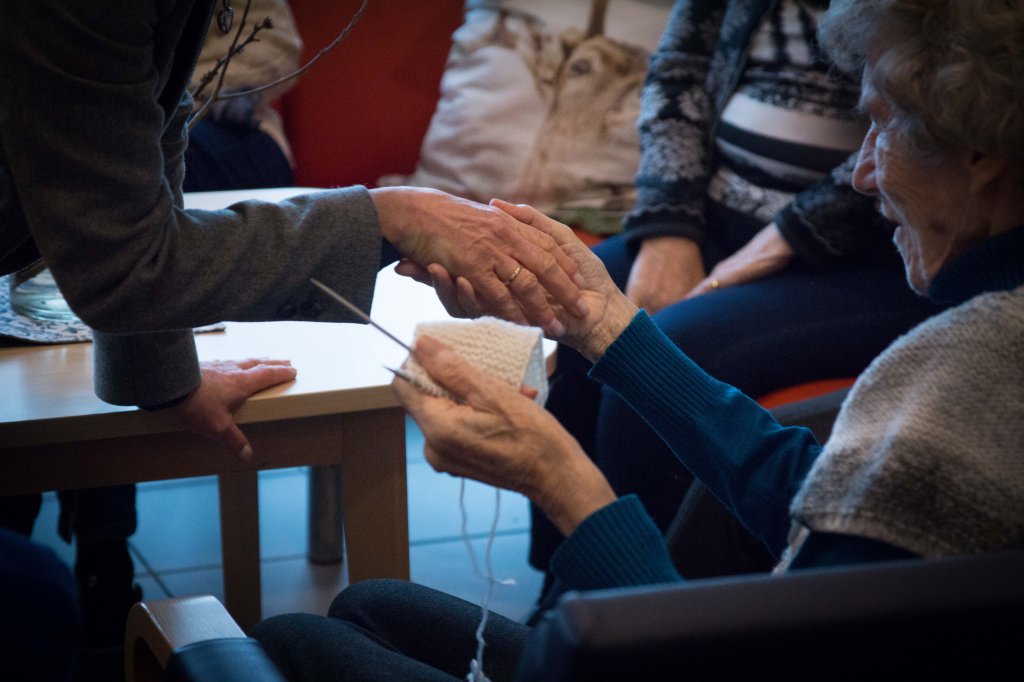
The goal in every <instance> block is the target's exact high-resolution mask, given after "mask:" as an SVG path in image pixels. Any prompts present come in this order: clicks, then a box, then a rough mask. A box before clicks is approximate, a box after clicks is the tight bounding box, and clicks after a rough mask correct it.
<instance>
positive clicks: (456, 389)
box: [391, 337, 615, 534]
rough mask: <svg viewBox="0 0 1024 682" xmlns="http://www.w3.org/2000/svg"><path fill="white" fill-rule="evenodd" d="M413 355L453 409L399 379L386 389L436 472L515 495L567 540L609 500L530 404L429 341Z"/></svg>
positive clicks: (566, 439)
mask: <svg viewBox="0 0 1024 682" xmlns="http://www.w3.org/2000/svg"><path fill="white" fill-rule="evenodd" d="M415 353H416V360H417V362H419V364H420V365H421V366H422V367H423V368H424V369H425V370H426V371H427V372H428V373H429V374H430V376H431V378H433V379H434V380H435V381H436V382H437V383H438V384H439V385H441V386H443V387H444V388H445V389H447V390H448V391H449V392H450V393H451V394H452V395H453V396H454V397H455V399H456V401H457V402H453V401H451V400H449V399H447V398H443V397H437V396H432V395H429V394H427V393H424V392H423V391H421V390H419V389H418V388H416V387H415V386H413V385H412V384H411V383H409V382H407V381H405V380H404V379H398V378H396V379H395V380H394V381H393V382H392V384H391V387H392V390H393V391H394V392H395V395H396V396H397V398H398V400H399V402H401V403H402V405H403V406H404V407H405V409H406V410H408V412H409V414H411V415H412V417H413V418H414V419H415V420H416V423H417V424H419V426H420V429H421V430H422V431H423V436H424V439H425V441H426V445H425V447H424V455H425V457H426V459H427V462H428V463H429V464H430V465H431V466H432V467H433V468H434V469H435V470H437V471H440V472H446V473H450V474H452V475H455V476H464V477H466V478H471V479H473V480H476V481H480V482H482V483H486V484H488V485H494V486H497V487H499V488H505V489H508V490H514V491H517V492H520V493H522V494H524V495H526V496H527V497H529V498H530V499H532V500H533V501H534V502H536V503H537V504H538V505H539V506H540V507H541V509H543V510H544V512H545V513H546V514H547V515H548V516H549V517H550V518H551V520H552V521H553V522H554V523H555V525H556V526H558V527H559V529H560V530H562V532H563V533H566V534H569V533H570V532H572V530H573V529H575V527H576V526H577V525H579V523H580V522H581V521H583V519H585V518H586V517H587V516H589V515H590V514H592V513H593V512H595V511H597V510H598V509H600V508H601V507H603V506H605V505H606V504H609V503H610V502H613V501H614V500H615V494H614V493H613V492H612V490H611V487H610V486H609V485H608V482H607V481H606V480H605V478H604V476H603V475H602V474H601V472H600V471H599V470H598V469H597V467H596V466H595V465H594V463H593V462H592V461H591V460H590V458H588V457H587V456H586V454H585V453H584V452H583V450H582V449H581V448H580V446H579V444H578V443H577V442H576V440H575V439H574V438H573V437H572V436H571V435H569V433H568V432H567V431H566V430H565V429H564V428H562V426H561V425H560V424H559V423H558V421H557V420H556V419H555V418H554V416H552V415H551V414H550V413H549V412H547V411H546V410H544V409H543V408H542V407H540V406H539V405H537V404H536V403H535V402H533V401H532V400H531V399H530V398H529V397H528V396H525V395H523V394H521V393H520V392H519V391H517V390H516V389H515V388H514V387H512V386H509V385H508V384H506V383H505V382H503V381H501V380H500V379H497V378H495V377H491V376H489V375H487V374H485V373H484V372H483V371H481V370H480V369H478V368H476V367H474V366H473V365H472V364H470V363H469V362H467V361H466V360H465V359H463V358H462V357H461V356H459V355H458V353H456V352H455V351H453V350H452V349H450V348H449V347H447V346H445V345H444V344H442V343H441V342H439V341H436V340H434V339H432V338H430V337H420V338H419V340H418V341H417V343H416V349H415Z"/></svg>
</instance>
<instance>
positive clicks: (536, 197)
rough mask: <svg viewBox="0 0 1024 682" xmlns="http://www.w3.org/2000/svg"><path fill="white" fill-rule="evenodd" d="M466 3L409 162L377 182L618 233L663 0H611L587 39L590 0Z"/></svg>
mask: <svg viewBox="0 0 1024 682" xmlns="http://www.w3.org/2000/svg"><path fill="white" fill-rule="evenodd" d="M469 5H470V6H471V7H470V8H469V9H467V11H466V17H465V22H464V23H463V24H462V26H460V27H459V28H458V30H457V31H456V32H455V34H454V35H453V41H454V44H453V47H452V50H451V53H450V54H449V58H448V64H447V66H446V69H445V73H444V76H443V78H442V81H441V92H440V99H439V101H438V104H437V109H436V110H435V112H434V116H433V118H432V120H431V123H430V127H429V129H428V131H427V134H426V136H425V138H424V141H423V145H422V148H421V151H420V160H419V163H418V165H417V167H416V169H415V171H414V172H413V173H412V175H409V176H387V177H385V178H382V179H381V181H380V184H383V185H394V184H412V185H418V186H423V187H434V188H437V189H442V190H445V191H447V192H451V193H453V194H457V195H460V196H464V197H468V198H471V199H475V200H478V201H488V200H489V199H491V198H492V197H501V198H503V199H507V200H510V201H516V202H525V203H530V204H533V205H535V206H537V207H538V208H540V209H541V210H543V211H545V212H546V213H549V214H551V215H554V216H556V217H558V218H560V219H562V220H565V221H566V222H570V223H572V224H575V225H579V226H583V227H587V228H589V229H592V230H594V231H597V232H608V231H617V230H618V229H619V220H620V219H621V216H622V214H623V212H624V211H625V210H628V208H629V207H630V206H632V203H633V199H634V195H635V192H634V186H633V182H634V176H635V174H636V169H637V166H638V165H639V140H638V137H637V132H636V118H637V114H638V111H639V106H640V87H641V85H642V82H643V78H644V75H645V73H646V70H647V60H648V57H649V55H650V52H651V51H652V50H653V49H654V48H655V46H656V45H657V42H658V40H659V38H660V36H661V33H662V31H663V30H664V27H665V23H666V22H667V20H668V14H669V11H670V9H671V5H672V3H671V0H611V2H610V3H609V7H608V13H607V16H606V21H605V29H604V32H603V34H601V35H597V36H594V37H591V38H589V39H585V38H584V30H585V28H586V26H587V21H588V18H589V15H590V5H591V3H590V0H558V1H557V2H551V1H550V0H508V1H505V2H489V3H474V2H470V3H469ZM472 5H486V6H484V7H478V8H473V7H472Z"/></svg>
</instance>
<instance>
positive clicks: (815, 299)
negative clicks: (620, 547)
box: [530, 236, 938, 578]
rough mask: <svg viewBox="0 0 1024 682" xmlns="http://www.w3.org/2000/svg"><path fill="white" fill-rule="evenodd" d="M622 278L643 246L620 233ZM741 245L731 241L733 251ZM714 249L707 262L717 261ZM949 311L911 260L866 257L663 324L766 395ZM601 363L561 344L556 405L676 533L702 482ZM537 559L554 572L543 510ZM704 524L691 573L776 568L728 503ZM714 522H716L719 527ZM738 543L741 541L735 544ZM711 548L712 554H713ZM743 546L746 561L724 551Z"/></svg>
mask: <svg viewBox="0 0 1024 682" xmlns="http://www.w3.org/2000/svg"><path fill="white" fill-rule="evenodd" d="M595 251H596V252H597V253H598V254H599V255H600V256H601V259H602V260H603V261H604V263H605V265H606V266H607V267H608V271H609V273H610V275H611V276H612V278H613V279H614V280H615V282H616V284H618V285H619V286H620V287H624V286H625V283H626V279H627V278H628V276H629V271H630V268H631V267H632V263H633V258H634V253H633V252H632V250H631V249H629V248H628V247H627V246H626V244H625V241H624V240H623V239H622V237H621V236H619V237H614V238H612V239H609V240H607V241H605V242H603V243H601V244H599V245H598V246H597V247H596V248H595ZM730 251H731V249H723V250H722V252H723V253H729V252H730ZM709 252H710V253H711V254H713V249H705V258H706V259H707V261H708V262H707V263H705V266H706V267H707V269H708V270H710V268H711V267H712V266H713V265H714V263H715V262H716V260H717V258H716V257H715V256H714V255H711V256H710V257H709V255H708V254H709ZM936 312H938V309H937V308H936V307H935V306H934V305H933V304H931V303H929V302H928V301H926V300H924V299H922V298H921V297H919V296H917V295H915V294H914V293H913V292H912V291H911V290H910V288H909V287H908V286H907V284H906V279H905V275H904V272H903V268H902V264H901V263H900V262H899V260H898V257H897V256H896V255H895V252H894V253H893V258H892V260H891V261H886V262H879V263H869V264H858V265H851V266H847V267H843V268H840V269H836V270H833V271H830V272H816V271H810V270H808V269H805V268H803V267H800V266H798V265H793V266H790V267H788V268H786V269H785V270H783V271H782V272H779V273H777V274H775V275H772V276H770V277H767V278H764V279H761V280H757V281H754V282H751V283H749V284H745V285H739V286H734V287H725V288H722V289H720V290H718V291H714V292H711V293H709V294H706V295H704V296H699V297H697V298H694V299H691V300H687V301H681V302H679V303H676V304H675V305H672V306H669V307H668V308H666V309H664V310H662V311H660V312H658V313H657V314H656V315H655V316H654V318H653V319H654V321H655V322H656V323H657V324H658V326H659V327H660V328H661V329H663V330H664V331H665V333H666V334H667V335H668V336H669V338H671V339H672V340H673V341H674V342H675V343H676V344H677V345H678V346H679V348H681V349H682V350H683V351H684V352H685V353H686V354H687V355H689V356H690V357H691V358H693V360H694V361H696V362H697V364H698V365H700V366H701V367H702V368H704V369H705V370H706V371H707V372H708V373H709V374H711V376H713V377H715V378H717V379H720V380H722V381H725V382H727V383H729V384H732V385H734V386H736V387H737V388H739V389H740V390H742V391H743V392H744V393H746V394H747V395H750V396H752V397H754V398H757V397H759V396H761V395H764V394H766V393H768V392H770V391H773V390H776V389H779V388H784V387H786V386H791V385H796V384H800V383H803V382H807V381H815V380H821V379H834V378H843V377H854V376H856V375H858V374H860V373H861V372H862V371H863V370H864V369H865V368H866V367H867V365H868V363H870V362H871V360H872V359H873V358H875V357H876V356H877V355H878V354H879V353H881V352H882V350H884V349H885V347H886V346H888V345H889V344H890V343H891V342H892V341H893V340H895V339H896V337H897V336H899V335H900V334H903V333H904V332H906V331H908V330H909V329H910V328H911V327H913V326H915V325H916V324H918V323H919V322H921V321H922V320H924V319H925V318H927V317H929V316H931V315H933V314H935V313H936ZM589 368H590V364H589V363H588V362H587V361H586V360H585V359H584V358H583V357H582V356H580V355H579V354H578V353H577V352H576V351H574V350H572V349H570V348H566V347H559V349H558V357H557V365H556V370H555V375H554V376H553V377H552V381H551V392H550V396H549V398H548V403H547V407H548V409H549V410H550V411H551V412H552V413H553V414H554V415H555V416H556V417H557V418H558V419H559V421H560V422H561V423H562V425H563V426H565V427H566V429H567V430H568V431H569V432H570V433H572V435H573V436H575V437H576V439H577V440H578V441H579V442H580V444H581V445H582V446H583V449H584V450H585V451H586V452H587V453H588V454H590V456H591V457H592V458H593V459H594V460H595V462H596V463H597V464H598V466H599V467H600V468H601V470H602V471H603V472H604V473H605V475H606V476H607V477H608V479H609V481H610V482H611V484H612V486H613V488H614V489H615V491H616V492H617V493H618V494H620V495H623V494H626V493H636V494H637V495H638V496H639V497H640V499H641V500H642V501H643V503H644V506H645V507H646V508H647V511H648V512H649V513H650V514H651V516H652V517H653V519H654V520H655V522H656V523H657V524H658V526H659V527H660V528H661V529H662V530H665V529H667V527H668V525H669V523H670V522H671V521H672V518H673V516H674V515H675V512H676V510H677V509H678V507H679V504H680V502H681V500H682V498H683V496H684V495H685V494H686V492H687V490H688V489H689V486H690V483H691V482H692V480H693V477H692V475H691V474H690V472H689V471H688V470H687V469H686V468H685V467H684V466H683V465H682V464H681V463H680V462H679V460H678V459H677V458H676V457H675V456H674V455H673V453H672V452H671V451H670V450H669V449H668V447H667V446H666V445H665V444H664V443H663V442H662V441H661V439H660V438H659V437H658V436H657V435H656V434H655V433H654V431H653V430H651V428H650V427H648V426H647V424H646V422H644V420H643V419H641V418H640V417H639V416H637V414H636V413H635V412H633V410H632V409H631V408H630V407H629V406H628V405H627V404H626V403H625V402H624V401H623V400H622V399H621V398H619V397H618V395H617V394H616V393H615V392H614V391H612V390H610V389H607V388H603V387H602V386H601V385H599V384H598V383H597V382H595V381H593V380H591V379H589V378H588V377H587V376H586V372H587V370H589ZM531 512H532V513H531V519H532V530H531V546H530V563H531V565H533V566H534V567H535V568H538V569H540V570H546V569H547V565H548V560H549V558H550V557H551V554H552V553H553V552H554V550H555V549H556V548H557V546H558V544H559V543H560V542H561V540H562V536H561V534H560V533H559V532H558V530H557V529H556V528H555V527H554V526H553V525H552V524H551V523H550V522H549V521H548V520H547V519H546V518H545V517H544V516H543V514H542V513H541V512H540V511H539V510H538V509H536V508H535V507H533V508H532V509H531ZM722 513H723V514H725V515H726V516H727V518H723V519H720V520H719V523H717V524H714V525H706V526H705V527H703V528H698V529H694V530H693V533H695V534H697V535H699V534H701V533H705V537H703V538H701V537H692V538H688V540H689V541H692V542H693V543H694V546H693V548H692V551H689V552H687V554H688V556H692V557H694V558H693V559H692V560H691V564H690V565H681V566H679V567H678V568H679V570H680V572H681V573H682V574H683V575H684V576H685V577H687V578H698V577H707V576H709V575H722V574H729V573H745V572H750V571H751V570H752V569H757V570H762V569H763V570H768V569H769V568H770V567H771V565H772V563H773V562H774V557H772V556H770V555H769V554H768V552H767V550H766V549H765V548H764V547H763V546H762V545H761V544H760V543H759V542H758V541H757V540H755V539H753V537H752V536H750V535H749V533H747V532H746V531H745V530H744V529H743V528H742V527H740V526H739V524H738V523H737V522H735V521H734V520H733V519H732V517H731V515H729V514H728V512H725V511H724V509H723V511H722ZM711 529H713V530H711ZM702 542H706V543H709V544H712V545H715V552H714V555H715V556H717V557H719V558H718V560H717V561H716V563H715V565H714V566H702V565H701V564H700V559H699V557H700V556H701V554H702V551H701V548H700V545H701V543H702ZM724 543H728V544H730V545H731V548H728V549H724V550H723V548H722V547H721V545H722V544H724ZM708 554H709V556H710V555H711V553H710V552H709V553H708ZM730 554H732V555H733V556H734V557H735V561H734V562H732V566H730V565H729V564H730V562H729V561H728V560H725V561H724V562H723V560H722V559H723V557H725V558H726V559H727V558H728V556H729V555H730Z"/></svg>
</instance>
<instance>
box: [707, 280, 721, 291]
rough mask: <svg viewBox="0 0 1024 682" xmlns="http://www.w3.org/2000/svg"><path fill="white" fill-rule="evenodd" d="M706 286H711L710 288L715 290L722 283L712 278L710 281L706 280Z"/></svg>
mask: <svg viewBox="0 0 1024 682" xmlns="http://www.w3.org/2000/svg"><path fill="white" fill-rule="evenodd" d="M708 286H709V287H711V289H712V290H715V289H717V288H719V287H720V286H722V283H721V282H719V281H718V280H717V279H713V280H711V281H710V282H708Z"/></svg>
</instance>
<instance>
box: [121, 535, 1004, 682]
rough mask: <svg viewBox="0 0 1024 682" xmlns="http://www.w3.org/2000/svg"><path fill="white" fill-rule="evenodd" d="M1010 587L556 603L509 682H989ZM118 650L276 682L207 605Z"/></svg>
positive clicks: (153, 663) (211, 603)
mask: <svg viewBox="0 0 1024 682" xmlns="http://www.w3.org/2000/svg"><path fill="white" fill-rule="evenodd" d="M1021 576H1024V552H1022V551H1014V552H1006V553H1000V554H988V555H978V556H969V557H951V558H946V559H938V560H928V561H926V560H918V559H911V560H906V561H899V562H888V563H878V564H868V565H863V566H855V567H845V568H832V569H815V570H806V571H798V572H794V573H791V574H787V575H782V576H734V577H729V578H717V579H708V580H700V581H694V582H689V583H683V584H673V585H655V586H648V587H637V588H628V589H619V590H603V591H594V592H588V593H568V594H566V595H564V596H563V598H562V600H561V601H560V602H559V604H558V606H557V607H556V608H555V609H553V610H552V611H551V612H549V613H548V614H547V615H546V616H545V618H544V619H543V620H542V621H541V623H540V624H539V625H538V626H537V627H536V628H535V629H534V631H533V633H532V634H531V635H530V638H529V641H528V642H527V648H526V651H524V653H523V657H522V659H521V663H520V668H519V670H518V672H517V677H516V679H517V682H532V681H534V680H536V681H538V682H539V681H543V682H563V681H568V680H641V679H686V680H705V679H707V680H724V679H757V678H775V677H778V678H780V679H797V680H804V679H806V680H812V679H813V680H822V679H828V680H879V679H882V680H884V679H904V680H911V679H927V678H928V677H929V676H931V677H934V678H936V679H950V678H954V677H956V678H962V679H996V678H999V677H1004V676H1005V675H1004V673H1003V671H1012V670H1018V669H1019V661H1020V654H1019V649H1020V643H1021V642H1022V641H1024V580H1021ZM125 652H126V655H127V656H128V657H129V658H128V669H127V670H128V675H127V679H128V680H129V682H131V681H132V680H136V681H137V680H144V679H165V678H163V677H161V674H162V673H161V672H160V668H163V667H166V668H167V672H168V675H167V677H166V679H168V680H214V679H215V680H218V681H222V680H228V681H230V680H247V681H248V682H263V681H264V680H266V681H275V682H276V681H277V680H281V679H283V678H281V677H280V673H279V672H278V671H277V670H276V669H275V667H274V665H273V664H272V663H271V662H270V660H269V659H268V658H267V657H266V656H265V655H264V654H263V652H262V650H261V649H260V648H259V644H258V643H257V642H256V641H255V640H252V639H247V638H245V636H244V634H243V633H242V632H241V630H239V629H238V627H237V626H236V625H234V623H233V621H231V619H230V616H228V614H227V611H225V610H224V609H223V607H222V606H220V604H219V602H217V601H216V600H215V599H214V598H213V597H196V598H187V599H172V600H160V601H154V602H142V603H141V604H137V605H136V606H135V607H134V609H133V612H132V616H131V617H130V619H129V628H128V635H127V644H126V647H125ZM129 652H131V653H129ZM186 659H187V660H186ZM141 664H145V665H141ZM146 666H149V668H148V670H146V669H143V668H145V667H146ZM214 671H215V672H214ZM146 673H148V675H147V674H146ZM997 673H998V675H997Z"/></svg>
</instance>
